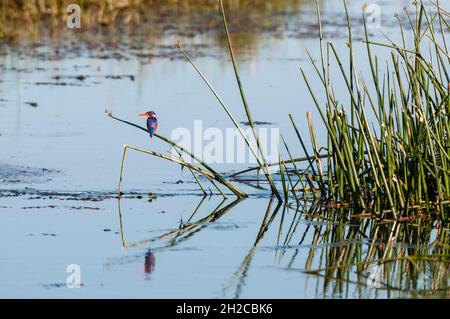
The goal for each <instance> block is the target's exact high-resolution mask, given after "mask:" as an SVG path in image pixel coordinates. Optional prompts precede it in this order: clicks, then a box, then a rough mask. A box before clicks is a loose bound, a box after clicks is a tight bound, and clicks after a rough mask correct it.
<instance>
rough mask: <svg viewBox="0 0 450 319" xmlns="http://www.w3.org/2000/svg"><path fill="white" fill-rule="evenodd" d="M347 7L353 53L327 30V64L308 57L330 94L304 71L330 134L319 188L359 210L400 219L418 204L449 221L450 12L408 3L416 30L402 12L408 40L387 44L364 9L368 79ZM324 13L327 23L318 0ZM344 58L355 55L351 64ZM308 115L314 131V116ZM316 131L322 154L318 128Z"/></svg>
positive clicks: (324, 51) (324, 58)
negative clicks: (382, 55)
mask: <svg viewBox="0 0 450 319" xmlns="http://www.w3.org/2000/svg"><path fill="white" fill-rule="evenodd" d="M344 7H345V12H346V14H347V21H348V48H349V49H348V52H347V53H346V54H342V53H339V52H337V50H336V48H335V46H334V45H333V43H331V42H327V43H324V40H323V36H322V34H321V28H320V29H319V33H320V34H319V39H320V52H321V59H320V61H321V63H317V62H315V61H314V59H312V58H311V55H309V56H310V58H311V63H312V65H313V66H314V69H315V70H316V74H317V76H318V77H319V80H320V83H321V84H322V86H323V90H324V92H325V96H324V97H318V96H317V94H316V93H315V90H313V88H312V86H311V84H310V83H311V81H310V76H309V75H307V74H306V73H305V71H304V70H303V68H302V69H301V74H302V76H303V79H304V81H305V83H306V86H307V88H308V90H309V92H310V94H311V97H312V100H313V102H314V104H315V106H316V107H317V110H318V111H319V113H320V116H321V119H322V122H323V124H324V125H325V127H326V130H327V133H328V142H329V143H328V144H329V158H328V159H327V162H328V163H329V165H328V172H327V179H328V181H325V179H324V178H323V174H322V173H317V172H315V173H314V175H315V177H316V179H315V180H316V181H317V182H316V183H317V186H316V187H318V188H320V189H322V190H325V189H326V193H327V196H325V198H326V200H329V199H333V201H334V202H335V203H341V204H342V203H349V204H350V205H351V206H352V207H354V208H359V209H366V210H367V211H371V212H376V213H379V214H382V215H392V216H393V217H394V218H398V217H400V216H407V215H409V214H411V210H410V209H411V208H413V207H414V208H417V207H420V208H421V209H424V211H425V212H426V213H427V214H431V213H432V212H434V213H436V212H437V213H439V214H440V216H441V217H442V218H443V219H447V218H448V207H446V204H448V203H449V199H450V183H449V182H450V170H449V168H450V167H449V163H450V162H449V160H450V139H449V133H450V118H449V116H450V100H449V90H450V84H449V83H450V79H449V74H448V71H447V70H448V69H449V66H450V56H449V51H448V47H447V43H446V34H447V33H448V31H449V25H448V18H447V17H446V15H445V14H443V13H442V12H441V11H440V9H439V7H438V8H437V9H436V10H434V11H430V12H427V10H426V9H425V6H424V5H423V3H422V2H417V4H416V12H415V14H414V16H413V17H411V14H410V13H409V12H408V11H406V9H405V12H404V14H405V15H406V17H407V18H408V20H407V21H409V27H410V29H411V31H409V32H408V33H405V31H404V29H405V28H404V26H403V25H402V22H401V19H400V18H399V16H396V17H397V19H398V22H399V29H400V32H401V38H402V43H395V42H394V41H393V40H391V39H389V38H388V37H387V36H386V39H387V40H386V41H387V43H386V44H382V43H374V42H371V40H370V38H369V36H368V27H367V24H366V19H365V16H364V12H363V18H364V19H363V21H364V30H365V39H364V43H365V45H366V51H367V57H366V59H367V62H368V64H369V65H370V70H371V73H370V74H369V75H366V77H368V79H367V78H365V77H364V76H363V75H361V74H360V73H358V71H357V63H356V60H355V59H354V53H353V45H354V43H353V42H352V27H351V24H350V17H349V16H348V11H347V7H346V2H345V1H344ZM363 11H364V8H363ZM317 15H318V23H319V25H321V20H320V8H319V5H318V4H317ZM409 42H411V43H413V46H412V47H407V45H406V43H409ZM374 46H383V47H386V49H387V50H390V55H391V59H390V60H388V61H386V62H385V63H383V66H382V64H381V62H380V60H379V58H378V57H377V56H374V55H373V54H372V51H373V47H374ZM344 58H346V59H349V60H350V62H349V63H348V65H349V69H348V70H346V69H345V67H344V63H343V60H344ZM330 61H332V63H333V62H334V63H335V65H337V66H338V69H337V70H335V69H331V67H330ZM383 70H385V71H383ZM331 72H339V73H340V74H341V77H342V80H343V81H344V83H345V87H346V90H347V94H348V100H349V101H350V102H349V103H350V105H344V104H343V103H342V102H340V97H339V96H338V95H337V94H336V93H335V92H336V91H335V90H334V85H333V83H332V82H331V81H330V74H331ZM369 83H371V84H372V85H370V84H369ZM371 86H373V87H371ZM321 100H324V101H325V102H324V103H322V102H320V101H321ZM341 100H342V98H341ZM369 118H370V119H372V121H370V120H369ZM308 121H309V123H310V130H311V127H312V124H311V122H310V117H308ZM294 128H295V126H294ZM311 137H312V139H311V140H312V145H314V154H317V146H316V142H315V138H314V137H313V134H312V135H311ZM312 158H314V156H313V157H312ZM311 164H312V163H311ZM315 165H316V168H317V171H321V167H322V164H321V161H318V160H317V159H316V163H315ZM388 211H389V213H388V214H386V212H388Z"/></svg>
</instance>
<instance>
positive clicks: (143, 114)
mask: <svg viewBox="0 0 450 319" xmlns="http://www.w3.org/2000/svg"><path fill="white" fill-rule="evenodd" d="M138 116H148V114H147V113H142V114H138Z"/></svg>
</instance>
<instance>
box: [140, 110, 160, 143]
mask: <svg viewBox="0 0 450 319" xmlns="http://www.w3.org/2000/svg"><path fill="white" fill-rule="evenodd" d="M139 116H146V117H147V129H148V133H149V134H150V137H153V136H154V135H155V134H156V130H157V129H158V119H157V118H156V113H155V112H153V111H150V112H147V113H142V114H139Z"/></svg>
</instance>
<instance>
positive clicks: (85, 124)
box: [0, 1, 448, 298]
mask: <svg viewBox="0 0 450 319" xmlns="http://www.w3.org/2000/svg"><path fill="white" fill-rule="evenodd" d="M364 2H365V1H350V2H349V6H350V12H351V13H352V16H353V17H354V19H355V37H356V38H357V39H356V40H355V41H357V42H359V41H360V40H361V36H362V26H361V24H360V23H361V20H360V8H361V6H362V5H363V3H364ZM375 2H376V3H378V4H379V5H380V7H381V8H382V11H381V14H382V31H383V32H385V33H387V34H389V35H391V36H392V37H393V38H397V37H398V34H397V32H396V30H397V29H396V28H395V23H394V22H395V21H394V19H393V17H392V16H393V14H394V12H401V10H402V7H403V6H410V2H411V1H396V2H389V1H375ZM322 11H323V15H324V17H323V19H324V23H325V33H326V36H327V38H328V39H330V40H333V41H334V43H335V45H336V48H337V49H338V50H339V51H340V52H343V53H344V52H345V49H346V42H347V39H346V28H345V16H344V14H343V12H344V11H343V7H342V5H341V3H340V2H339V1H322ZM314 12H315V9H314V2H313V1H311V2H308V1H305V2H302V4H301V5H300V10H294V11H293V12H291V13H290V14H289V15H288V16H286V25H285V26H284V28H283V27H282V28H281V29H279V30H278V31H277V32H275V33H273V32H267V33H265V32H260V33H258V34H255V35H243V37H244V38H245V36H250V37H253V36H254V37H255V38H256V39H257V42H256V43H254V44H253V45H251V46H243V47H242V48H240V49H239V48H238V49H237V50H238V56H239V66H240V72H241V76H242V80H243V83H244V84H245V89H246V92H247V95H248V100H249V101H250V105H251V109H252V113H253V114H254V119H255V120H258V121H265V122H270V123H273V124H272V125H270V126H269V127H276V128H279V129H280V131H281V133H282V134H283V136H284V137H285V139H286V140H287V142H288V144H289V145H297V144H296V143H298V141H297V140H296V137H295V135H294V134H293V133H294V132H293V130H292V127H291V126H290V124H289V118H288V116H287V115H288V113H292V114H293V115H294V117H295V118H296V119H297V124H298V125H299V127H300V128H301V129H302V130H303V131H304V133H305V134H308V130H307V126H306V125H307V122H306V116H305V115H306V112H308V111H310V112H312V113H313V117H314V119H315V122H316V125H317V132H318V138H319V142H321V144H322V145H323V143H324V138H325V136H324V135H323V133H321V132H323V130H321V129H320V127H321V126H320V118H319V116H318V114H317V112H316V110H315V107H314V105H313V104H312V101H311V99H310V97H309V94H308V93H307V91H306V87H305V85H304V83H303V81H302V79H301V75H300V71H299V68H300V66H303V67H304V69H305V71H306V72H307V73H308V74H311V82H312V84H313V86H314V87H317V88H318V92H319V94H320V92H321V91H320V88H319V83H318V81H317V79H316V78H315V77H314V76H312V75H313V69H312V67H311V66H310V64H309V62H308V59H307V55H306V49H307V50H309V51H310V52H311V55H312V56H313V57H314V58H317V59H319V58H320V55H319V50H318V41H317V32H318V31H317V28H316V27H315V13H314ZM372 33H373V36H374V38H375V39H378V40H380V39H382V37H381V34H380V32H379V31H377V30H374V31H373V32H372ZM177 39H182V40H183V42H184V43H185V45H186V48H187V49H188V50H189V52H190V53H191V54H192V55H193V56H195V61H196V63H198V65H199V67H200V68H201V69H202V70H203V71H204V72H205V74H206V75H207V76H208V78H209V80H210V81H211V82H212V83H213V84H214V86H215V87H216V88H217V89H218V91H219V92H220V93H221V94H222V96H223V98H224V100H225V101H226V102H227V103H228V104H229V105H230V107H231V109H232V111H233V112H234V114H235V115H236V117H238V118H239V119H242V120H244V118H245V116H244V113H243V109H242V107H241V103H240V97H239V95H238V92H237V88H236V85H235V82H234V78H233V73H232V68H231V65H230V61H229V59H228V57H227V55H226V50H224V48H225V45H226V44H225V42H223V38H222V37H220V36H218V35H217V34H216V33H214V32H212V33H204V34H202V35H199V36H195V37H185V36H183V35H176V34H171V35H169V36H167V37H165V38H164V39H163V40H161V39H159V40H154V42H155V43H153V44H152V45H153V46H152V47H151V48H152V49H153V50H156V51H158V52H159V54H156V55H154V56H152V58H151V59H149V58H148V57H149V55H148V54H147V53H146V54H144V56H145V57H144V58H142V52H147V51H146V50H147V49H148V48H145V47H144V49H141V51H140V52H141V55H139V54H138V53H139V52H138V53H137V52H136V50H135V49H134V48H133V45H134V44H135V43H134V42H133V41H134V40H133V38H131V40H129V39H128V40H123V42H120V41H119V43H121V44H120V45H119V46H118V47H117V48H116V49H115V50H104V51H99V50H89V49H86V48H83V46H81V48H78V49H76V50H75V49H73V48H72V49H71V46H70V45H68V46H65V47H63V48H60V49H59V50H62V53H61V52H58V51H55V48H54V47H53V46H52V45H50V44H45V41H44V45H41V46H35V45H25V46H24V47H21V48H19V49H14V48H12V47H8V46H5V47H4V48H3V55H1V56H0V66H1V69H0V96H1V100H0V134H1V136H0V149H1V150H2V151H1V153H0V178H1V181H2V182H1V183H0V188H1V191H0V194H1V195H0V238H1V240H2V242H3V245H2V247H3V251H2V254H1V256H0V265H1V266H0V270H1V271H0V296H1V297H44V298H46V297H67V298H72V297H76V298H81V297H88V298H96V297H137V298H164V297H171V298H177V297H182V298H183V297H186V298H187V297H189V298H195V297H205V298H220V297H226V298H246V297H247V298H258V297H271V298H277V297H280V298H315V297H318V298H376V297H378V298H386V297H417V296H419V297H420V296H428V295H432V296H434V295H438V296H447V297H448V290H447V292H446V288H447V287H448V279H447V278H448V277H447V276H441V277H439V278H436V277H435V274H436V268H439V267H444V274H446V271H447V270H448V265H445V264H444V265H440V266H439V267H437V266H436V267H434V266H430V267H429V268H426V272H425V273H424V274H420V273H419V274H415V276H411V278H410V277H407V278H399V280H398V281H396V279H395V278H391V280H390V281H389V284H387V283H383V284H378V285H373V284H370V283H368V278H369V279H370V278H371V276H372V275H373V274H374V270H373V268H370V267H369V271H366V272H361V271H360V269H358V267H356V266H355V265H356V263H353V262H352V266H349V267H347V268H348V269H345V270H343V271H342V272H339V271H337V272H336V273H333V274H330V273H328V275H327V271H324V269H325V268H326V267H327V266H328V265H330V264H332V263H333V262H332V260H334V259H339V255H340V254H341V255H342V256H347V255H346V254H345V253H344V252H345V251H346V250H347V252H348V251H349V250H352V249H354V250H355V254H359V255H361V256H365V255H366V254H368V252H369V250H370V249H371V243H372V241H371V238H370V234H371V233H370V232H369V231H368V230H367V229H366V230H363V231H361V232H360V233H359V234H358V236H356V237H351V236H346V235H345V234H350V233H352V232H353V229H355V228H358V227H360V226H361V225H359V224H358V223H357V222H350V223H349V221H348V220H346V221H345V223H341V221H340V220H333V221H327V220H325V219H320V218H319V219H315V218H312V217H310V216H309V215H308V214H301V213H300V212H296V211H295V210H285V209H283V208H277V207H276V203H272V202H271V200H270V198H269V197H268V196H267V191H262V190H258V189H255V188H251V187H249V186H246V185H241V187H242V188H243V189H244V190H246V191H247V192H248V193H250V194H251V196H250V198H249V199H247V200H245V201H242V202H239V203H233V200H232V199H231V198H230V199H228V200H227V201H226V202H222V198H221V197H219V196H213V197H207V198H203V197H201V196H199V195H198V190H197V187H196V185H195V184H194V183H193V181H192V178H191V177H190V176H189V174H188V173H189V172H186V171H180V169H179V168H178V167H176V166H174V165H172V164H169V163H166V162H164V161H161V160H158V159H155V158H150V157H147V156H145V155H142V154H131V155H130V157H129V159H128V165H127V168H126V177H125V184H124V189H125V190H126V192H127V193H129V194H134V195H131V196H127V197H126V198H124V199H122V200H121V201H120V202H118V200H117V199H116V198H115V192H116V190H117V182H118V174H119V168H120V161H121V156H122V145H123V144H131V145H135V146H140V147H145V148H151V149H153V150H156V151H159V152H166V151H168V147H167V145H164V144H161V143H160V142H159V141H157V140H149V139H148V137H147V136H146V135H144V134H141V133H138V132H137V131H136V130H134V129H132V128H129V127H126V126H122V125H121V124H119V123H117V122H115V121H112V120H111V119H109V118H107V117H106V116H105V113H104V111H105V109H108V110H111V111H113V112H114V114H115V115H117V116H120V117H122V118H125V119H128V120H131V121H135V122H139V121H142V119H141V118H138V117H136V114H138V113H142V112H145V111H148V110H154V111H156V112H157V114H158V117H159V121H160V127H159V132H160V133H161V134H162V135H166V136H170V134H171V132H172V131H173V130H174V129H176V128H179V127H185V128H188V129H191V130H193V124H194V120H199V119H201V120H202V121H203V125H204V128H208V127H218V128H220V129H223V130H224V129H225V128H227V127H231V123H230V122H229V121H228V118H226V116H225V115H224V113H223V111H222V109H221V108H220V107H219V105H218V103H217V101H216V100H215V99H214V97H213V96H212V95H211V94H210V92H209V91H208V89H207V88H206V87H205V85H204V83H202V82H201V80H200V78H199V77H198V76H197V75H196V73H195V72H194V70H193V69H192V67H191V66H190V65H189V64H188V63H187V62H186V61H184V60H183V59H181V58H179V56H178V55H177V54H176V52H175V51H174V49H172V48H171V47H170V45H171V44H173V42H174V41H175V40H177ZM218 39H219V40H218ZM193 44H195V45H193ZM355 52H356V59H357V60H361V64H360V65H359V69H360V70H361V72H362V73H363V74H364V73H366V72H367V71H368V65H366V64H364V63H363V60H364V58H363V54H364V47H363V46H362V45H361V44H360V43H358V44H356V45H355ZM380 52H381V54H383V57H384V56H388V55H389V52H388V51H382V50H381V51H380ZM336 73H337V72H336ZM80 76H82V77H83V80H80V78H79V77H80ZM77 77H78V78H77ZM335 90H337V91H339V90H342V91H343V90H344V87H343V83H342V80H338V82H337V84H336V87H335ZM343 96H344V94H343ZM30 103H31V104H33V103H37V106H32V105H30ZM33 105H35V104H33ZM292 149H293V150H298V151H295V154H294V155H295V156H303V155H304V154H302V152H301V151H300V147H294V146H293V147H292ZM248 166H249V165H248V164H239V165H238V164H233V165H230V164H216V165H215V167H216V168H217V170H219V171H221V172H229V171H230V170H232V169H239V168H246V167H248ZM179 181H183V183H180V182H179ZM263 186H264V185H263ZM149 193H154V194H156V197H157V198H156V199H153V197H149V195H148V194H149ZM192 194H195V195H192ZM308 216H309V217H308ZM199 221H200V222H199ZM198 222H199V223H198ZM180 227H181V231H178V232H175V233H171V231H174V230H177V229H180ZM167 233H168V234H167ZM163 234H167V236H163V237H162V238H160V236H161V235H163ZM330 234H333V235H332V236H330ZM342 234H344V235H342ZM341 236H342V239H339V238H340V237H341ZM431 236H432V237H433V236H435V237H436V236H438V235H437V234H436V233H434V232H433V233H432V235H431ZM380 245H383V242H381V243H380ZM380 247H381V246H380ZM380 249H381V250H382V247H381V248H380ZM398 249H399V250H401V248H398ZM424 249H425V250H427V249H429V250H433V247H431V248H430V247H427V248H424ZM336 254H337V256H336ZM380 254H382V252H380ZM70 264H77V265H79V266H80V267H81V278H82V284H83V286H82V288H81V289H68V288H67V287H66V278H67V276H68V273H67V272H66V268H67V266H68V265H70ZM396 266H398V265H393V270H392V273H393V277H395V275H396V274H397V275H398V272H399V271H401V268H398V269H397V268H396ZM398 267H400V266H398ZM446 269H447V270H446ZM375 273H377V272H376V269H375ZM440 273H441V274H442V269H441V272H440ZM375 276H376V275H375ZM388 276H390V275H388ZM400 277H402V276H400ZM336 278H337V279H336ZM395 285H397V286H395Z"/></svg>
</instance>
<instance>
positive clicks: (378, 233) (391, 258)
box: [118, 197, 450, 298]
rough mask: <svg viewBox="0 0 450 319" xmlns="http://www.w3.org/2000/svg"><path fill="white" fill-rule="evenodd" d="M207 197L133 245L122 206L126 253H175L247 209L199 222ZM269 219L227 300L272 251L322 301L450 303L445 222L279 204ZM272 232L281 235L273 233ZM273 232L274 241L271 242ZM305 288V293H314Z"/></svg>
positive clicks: (225, 209) (271, 207)
mask: <svg viewBox="0 0 450 319" xmlns="http://www.w3.org/2000/svg"><path fill="white" fill-rule="evenodd" d="M206 198H207V197H202V198H201V199H200V201H199V204H198V205H197V206H196V207H195V209H194V210H193V213H192V215H191V216H190V217H189V219H188V220H186V221H181V222H180V224H179V226H178V228H176V229H173V230H170V231H167V232H165V233H163V234H161V235H158V236H155V237H152V238H149V239H145V240H141V241H137V242H132V243H128V242H126V241H125V232H126V231H125V227H124V225H123V222H122V218H123V216H122V212H121V201H120V200H119V210H118V211H119V222H120V226H121V227H120V229H121V235H122V245H123V248H124V249H136V248H139V247H149V245H151V246H152V251H155V250H164V249H167V248H170V247H174V246H176V245H178V244H180V243H181V242H184V241H187V240H189V239H190V238H192V237H193V236H194V235H196V234H199V233H201V232H202V231H203V230H205V229H207V228H208V226H210V225H212V224H213V223H214V222H216V221H218V220H219V219H220V218H222V217H223V216H225V215H226V214H227V213H229V212H230V211H232V210H239V204H240V203H241V202H242V201H243V200H236V201H229V200H222V201H220V203H219V204H218V205H217V207H216V208H215V209H213V211H212V212H211V213H209V214H208V215H206V216H205V217H202V218H199V219H197V220H196V219H195V217H196V215H197V214H199V213H200V212H201V211H202V205H203V204H204V202H205V200H206ZM241 213H242V212H241ZM261 216H262V220H261V224H260V226H259V229H258V232H257V233H256V234H255V239H254V241H253V242H251V243H248V244H249V246H250V249H249V251H248V253H247V254H246V255H245V256H243V259H242V262H241V264H240V265H239V267H238V268H237V269H236V271H235V272H234V273H233V274H232V275H231V276H230V277H229V278H227V279H226V280H225V282H224V285H223V289H222V292H223V296H224V297H232V298H240V297H241V295H242V293H243V291H244V290H245V286H246V279H247V277H248V274H249V272H251V271H252V262H253V260H254V257H255V256H256V255H257V254H258V253H259V252H260V251H267V250H269V251H272V252H273V254H274V259H273V260H274V261H273V265H272V266H274V267H277V268H279V269H281V270H283V271H287V272H299V275H303V276H307V277H308V281H307V285H312V286H314V287H315V288H314V289H315V296H316V297H321V298H375V297H378V298H379V297H382V298H384V297H389V298H390V297H394V298H395V297H431V296H432V297H448V296H449V294H450V288H449V276H448V274H449V270H450V269H449V261H450V260H449V259H450V258H449V257H450V254H449V248H450V241H449V229H448V228H447V226H446V225H445V224H444V223H443V222H442V221H438V220H437V221H433V220H431V219H422V217H421V216H419V215H417V216H414V215H413V216H412V217H411V218H410V220H407V221H406V220H405V221H403V222H399V221H389V220H383V221H381V220H377V219H373V218H369V217H368V216H365V215H355V214H353V215H352V213H351V212H349V211H348V210H344V209H339V210H335V209H329V208H326V207H324V206H323V205H321V204H320V203H310V204H308V205H305V206H304V207H301V208H299V209H292V208H288V207H283V206H282V205H281V204H279V203H278V205H277V202H276V201H274V200H273V199H270V200H269V202H268V205H267V209H266V212H265V214H263V215H261ZM271 228H274V229H273V231H272V232H268V231H269V230H270V229H271ZM302 228H304V229H302ZM127 231H131V230H127ZM268 233H270V234H269V236H270V237H266V236H267V234H268ZM274 234H275V236H273V235H274ZM263 239H265V240H264V244H262V241H263ZM308 240H309V241H308ZM147 255H148V254H146V256H145V260H147V259H148V256H147ZM302 255H303V256H305V255H306V259H305V260H306V262H305V263H304V264H303V265H299V264H298V262H296V260H297V258H299V257H300V256H302ZM153 256H154V255H153ZM298 288H299V291H300V290H302V289H306V288H307V287H298Z"/></svg>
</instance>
